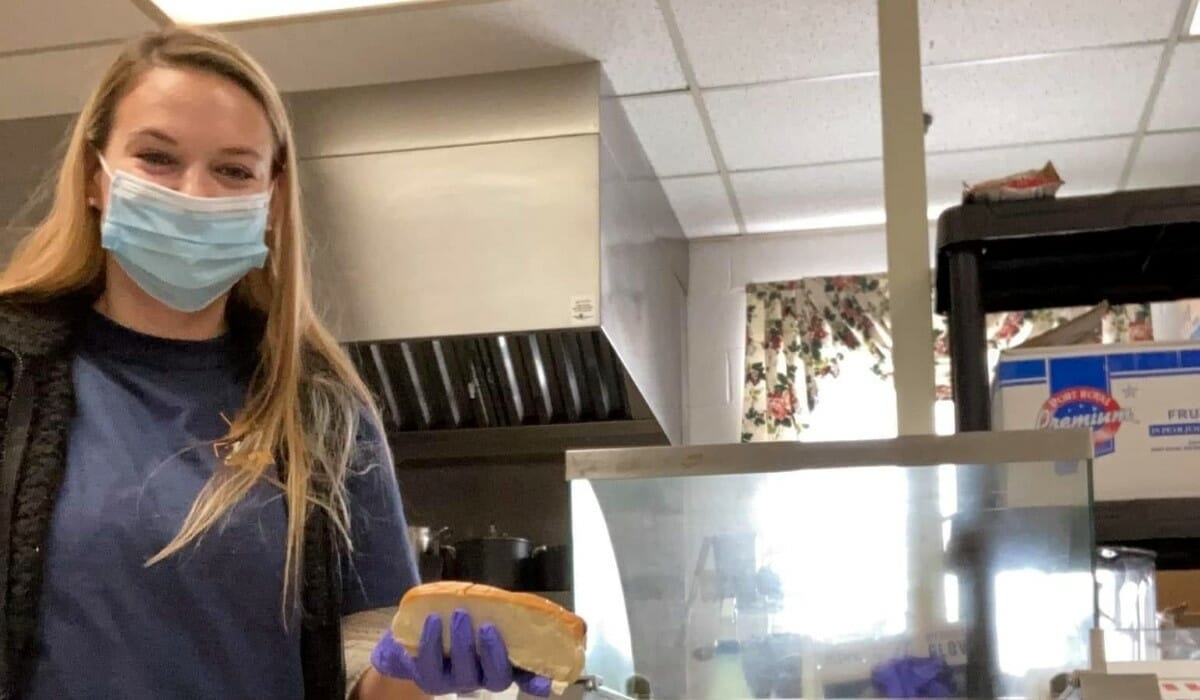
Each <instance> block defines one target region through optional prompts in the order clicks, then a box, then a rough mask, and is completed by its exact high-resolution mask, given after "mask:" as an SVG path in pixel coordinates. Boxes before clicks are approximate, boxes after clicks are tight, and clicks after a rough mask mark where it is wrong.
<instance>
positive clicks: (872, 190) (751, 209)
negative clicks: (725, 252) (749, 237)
mask: <svg viewBox="0 0 1200 700" xmlns="http://www.w3.org/2000/svg"><path fill="white" fill-rule="evenodd" d="M733 189H734V191H735V192H736V194H737V198H738V203H739V204H740V205H741V207H742V216H743V217H745V219H746V230H747V232H749V233H767V232H772V231H800V230H807V229H819V228H833V227H836V226H858V225H866V224H875V223H880V222H882V221H883V220H884V218H885V217H884V213H883V164H882V163H881V162H880V161H868V162H863V163H837V164H834V165H817V166H810V167H805V168H787V169H779V170H763V171H759V172H751V173H734V174H733Z"/></svg>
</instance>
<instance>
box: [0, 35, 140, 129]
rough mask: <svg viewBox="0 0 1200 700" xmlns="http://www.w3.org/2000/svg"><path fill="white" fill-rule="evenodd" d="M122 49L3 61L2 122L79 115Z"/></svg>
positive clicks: (0, 61)
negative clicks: (44, 116)
mask: <svg viewBox="0 0 1200 700" xmlns="http://www.w3.org/2000/svg"><path fill="white" fill-rule="evenodd" d="M119 50H120V47H119V46H98V47H93V48H88V49H71V50H67V51H49V52H44V53H31V54H21V55H17V56H8V57H7V58H0V119H15V118H18V117H33V116H42V115H47V114H63V113H67V112H76V111H78V110H79V109H80V108H81V107H83V103H84V101H85V100H86V99H87V96H88V94H89V93H90V92H91V90H92V89H93V87H94V86H95V84H96V82H97V81H99V80H100V75H101V74H102V73H103V72H104V69H105V68H107V67H108V64H109V63H110V62H111V61H112V60H113V58H114V57H115V56H116V54H117V52H118V51H119Z"/></svg>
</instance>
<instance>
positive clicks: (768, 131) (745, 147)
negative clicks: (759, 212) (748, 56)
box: [704, 76, 882, 170]
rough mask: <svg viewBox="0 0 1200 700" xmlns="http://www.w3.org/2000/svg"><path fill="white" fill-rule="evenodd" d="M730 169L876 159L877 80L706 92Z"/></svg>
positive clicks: (878, 144)
mask: <svg viewBox="0 0 1200 700" xmlns="http://www.w3.org/2000/svg"><path fill="white" fill-rule="evenodd" d="M704 99H705V103H706V104H707V105H708V112H709V115H710V116H711V117H712V122H713V128H714V129H715V130H716V133H717V141H718V142H719V144H720V146H721V152H722V153H723V154H724V155H725V160H726V162H728V164H729V167H730V169H732V170H750V169H755V168H770V167H778V166H788V165H801V164H806V163H825V162H832V161H843V160H854V159H862V158H876V157H879V155H880V153H881V151H882V145H881V137H880V133H881V132H880V126H879V80H878V79H877V78H875V77H871V76H866V77H853V78H835V79H829V80H811V81H799V82H788V83H773V84H770V85H756V86H750V87H738V88H721V89H719V90H709V91H706V92H705V93H704Z"/></svg>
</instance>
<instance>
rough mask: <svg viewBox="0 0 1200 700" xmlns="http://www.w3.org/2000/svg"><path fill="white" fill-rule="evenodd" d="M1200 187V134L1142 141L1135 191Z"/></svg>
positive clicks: (1133, 183)
mask: <svg viewBox="0 0 1200 700" xmlns="http://www.w3.org/2000/svg"><path fill="white" fill-rule="evenodd" d="M1178 185H1200V132H1196V131H1192V132H1186V133H1179V134H1150V135H1149V136H1147V137H1146V138H1145V140H1144V141H1142V147H1141V149H1139V150H1138V157H1137V161H1136V162H1135V163H1134V164H1133V173H1132V174H1131V176H1130V178H1129V186H1130V187H1131V188H1141V187H1175V186H1178Z"/></svg>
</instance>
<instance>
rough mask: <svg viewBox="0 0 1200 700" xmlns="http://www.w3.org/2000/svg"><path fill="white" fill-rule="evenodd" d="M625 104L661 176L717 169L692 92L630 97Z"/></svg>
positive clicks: (655, 168)
mask: <svg viewBox="0 0 1200 700" xmlns="http://www.w3.org/2000/svg"><path fill="white" fill-rule="evenodd" d="M621 106H623V107H624V108H625V113H626V114H627V115H628V116H629V121H630V123H631V124H633V130H634V131H636V132H637V135H638V140H639V141H641V142H642V148H644V149H645V150H646V156H647V157H649V158H650V164H651V165H653V166H654V172H655V173H657V174H658V176H659V177H669V176H672V175H696V174H700V173H715V172H716V171H717V164H716V162H715V161H714V160H713V155H712V149H711V148H709V146H708V137H706V136H705V135H704V127H703V126H702V125H701V123H700V114H699V112H697V111H696V104H695V102H693V101H692V96H691V95H690V94H689V93H674V94H670V95H648V96H645V97H626V98H624V99H622V100H621Z"/></svg>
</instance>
